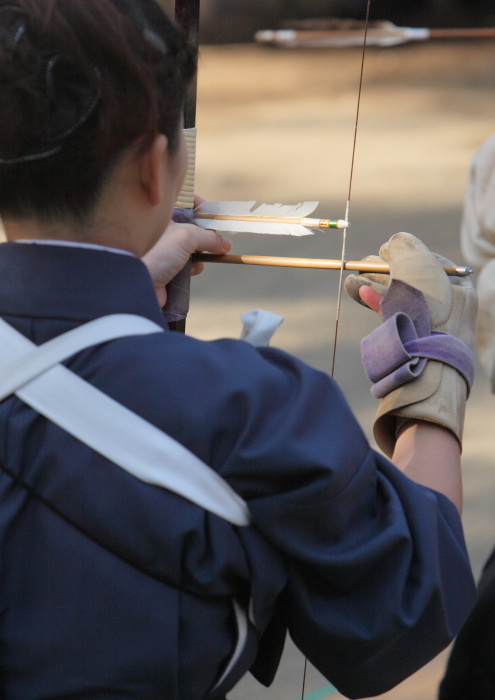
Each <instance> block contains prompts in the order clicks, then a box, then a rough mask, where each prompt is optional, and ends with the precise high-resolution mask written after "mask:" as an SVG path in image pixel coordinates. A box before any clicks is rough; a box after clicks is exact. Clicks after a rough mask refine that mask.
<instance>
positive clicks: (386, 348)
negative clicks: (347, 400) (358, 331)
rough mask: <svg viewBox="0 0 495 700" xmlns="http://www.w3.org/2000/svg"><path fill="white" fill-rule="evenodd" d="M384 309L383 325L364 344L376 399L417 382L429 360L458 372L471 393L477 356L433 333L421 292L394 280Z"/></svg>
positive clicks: (458, 342)
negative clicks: (413, 381) (407, 384)
mask: <svg viewBox="0 0 495 700" xmlns="http://www.w3.org/2000/svg"><path fill="white" fill-rule="evenodd" d="M380 307H381V309H382V315H383V319H384V322H383V324H382V325H381V326H380V327H379V328H377V329H376V330H375V331H373V333H371V334H370V335H368V336H366V338H363V340H362V342H361V354H362V358H363V364H364V368H365V371H366V374H367V375H368V377H369V378H370V379H371V381H372V382H373V387H372V388H371V393H372V394H373V396H375V397H376V398H377V399H381V398H383V397H384V396H386V395H387V394H389V393H390V392H391V391H394V389H397V388H398V387H400V386H402V385H403V384H406V383H407V382H410V381H412V380H413V379H417V378H418V377H419V376H420V375H421V373H422V372H423V370H424V368H425V367H426V363H427V361H428V360H429V359H430V360H437V361H439V362H443V363H444V364H447V365H450V366H451V367H453V368H454V369H456V370H457V371H458V372H459V373H460V374H461V375H462V376H463V377H464V379H465V381H466V384H467V390H468V394H469V392H470V390H471V386H472V384H473V379H474V355H473V353H472V351H471V350H470V348H468V346H467V345H466V344H465V343H463V342H462V340H459V338H456V337H455V336H453V335H447V334H446V333H436V332H433V333H432V332H431V329H430V316H429V313H428V307H427V305H426V301H425V299H424V297H423V295H422V294H421V292H420V291H419V290H417V289H415V288H414V287H411V286H410V285H409V284H406V283H405V282H401V281H399V280H393V281H392V283H391V285H390V287H389V290H388V292H387V294H386V295H385V297H384V298H383V299H382V302H381V304H380Z"/></svg>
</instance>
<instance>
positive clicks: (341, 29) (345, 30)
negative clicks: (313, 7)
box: [255, 20, 495, 49]
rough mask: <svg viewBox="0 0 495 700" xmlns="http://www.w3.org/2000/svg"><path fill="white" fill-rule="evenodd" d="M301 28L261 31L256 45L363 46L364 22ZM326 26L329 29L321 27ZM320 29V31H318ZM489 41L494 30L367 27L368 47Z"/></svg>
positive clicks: (325, 22) (382, 24)
mask: <svg viewBox="0 0 495 700" xmlns="http://www.w3.org/2000/svg"><path fill="white" fill-rule="evenodd" d="M300 26H302V27H305V26H306V27H311V26H314V27H315V28H313V29H311V28H307V29H304V28H301V29H277V30H270V29H268V30H263V31H259V32H257V33H256V35H255V40H256V41H257V42H258V43H259V44H269V45H271V46H278V47H280V48H290V49H293V48H304V47H307V48H345V47H348V46H362V45H363V39H364V23H362V22H353V21H350V20H323V21H319V22H318V21H316V22H314V23H311V22H307V23H304V22H301V23H300ZM325 26H327V27H328V28H326V29H325V28H324V27H325ZM317 27H321V28H317ZM481 38H483V39H492V38H495V27H481V28H479V29H470V28H467V29H426V28H419V27H397V26H396V25H395V24H392V22H372V23H370V26H369V28H368V37H367V42H366V43H367V45H368V46H381V47H387V46H397V45H399V44H406V43H408V42H410V41H428V39H481Z"/></svg>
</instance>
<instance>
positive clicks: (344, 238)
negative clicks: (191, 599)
mask: <svg viewBox="0 0 495 700" xmlns="http://www.w3.org/2000/svg"><path fill="white" fill-rule="evenodd" d="M370 6H371V0H367V5H366V22H365V25H364V43H363V55H362V58H361V73H360V76H359V91H358V100H357V109H356V124H355V127H354V142H353V146H352V159H351V175H350V178H349V194H348V196H347V205H346V208H345V221H349V216H350V211H351V197H352V183H353V179H354V162H355V160H356V146H357V135H358V127H359V115H360V112H361V94H362V92H363V76H364V62H365V58H366V47H367V40H368V28H369V23H370ZM348 231H349V229H348V228H345V229H344V231H343V233H342V258H341V264H340V278H339V289H338V292H337V313H336V319H335V335H334V340H333V355H332V371H331V373H330V374H331V376H332V377H333V376H334V374H335V358H336V356H337V341H338V336H339V322H340V307H341V304H342V289H343V285H344V266H345V253H346V246H347V232H348ZM302 700H304V695H303V697H302Z"/></svg>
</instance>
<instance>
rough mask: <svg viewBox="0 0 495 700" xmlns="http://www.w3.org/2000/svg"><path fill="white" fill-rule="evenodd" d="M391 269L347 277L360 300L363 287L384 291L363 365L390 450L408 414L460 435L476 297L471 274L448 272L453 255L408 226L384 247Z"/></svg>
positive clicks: (380, 433)
mask: <svg viewBox="0 0 495 700" xmlns="http://www.w3.org/2000/svg"><path fill="white" fill-rule="evenodd" d="M365 260H367V261H369V260H374V261H376V262H382V263H383V262H388V264H389V265H390V275H383V274H374V273H367V274H365V275H352V276H350V277H348V278H347V280H346V284H345V289H346V292H347V293H348V294H349V296H351V297H352V298H353V299H355V300H356V301H359V302H360V303H362V301H361V299H360V297H359V288H360V287H361V286H363V285H367V286H370V287H372V288H373V289H375V291H377V292H378V293H379V294H381V295H382V297H383V298H382V301H381V302H380V308H381V311H382V317H383V324H382V326H380V327H379V328H378V329H377V330H376V331H374V332H373V333H372V334H371V335H369V336H367V337H366V338H364V339H363V341H362V344H361V350H362V355H363V363H364V365H365V369H366V372H367V374H368V376H369V377H370V379H371V380H372V382H374V385H373V387H372V390H371V391H372V393H373V395H374V396H376V397H377V398H379V399H380V404H379V407H378V411H377V414H376V417H375V422H374V426H373V432H374V435H375V439H376V441H377V443H378V445H379V446H380V448H381V449H382V450H383V451H384V452H385V454H387V455H389V456H391V455H392V454H393V451H394V447H395V442H396V436H397V432H398V429H400V428H401V426H402V425H404V423H406V422H408V421H409V420H422V421H428V422H431V423H435V424H437V425H440V426H442V427H444V428H447V429H448V430H450V431H451V432H452V433H454V435H455V436H456V438H457V439H458V441H459V443H461V440H462V431H463V425H464V413H465V406H466V400H467V397H468V395H469V391H470V388H471V384H472V380H473V366H474V355H473V348H474V328H475V323H476V313H477V306H478V300H477V296H476V291H475V289H474V287H473V285H472V283H471V281H470V279H469V278H467V277H448V276H447V274H446V273H445V271H444V270H443V268H442V265H451V264H453V263H451V261H450V260H447V259H446V258H443V257H441V256H439V255H435V254H433V253H430V251H429V250H428V248H427V247H426V246H425V245H424V244H423V243H422V242H421V241H420V240H419V239H418V238H416V237H415V236H412V235H411V234H409V233H397V234H395V235H394V236H392V238H391V239H390V240H389V241H388V243H385V244H384V245H383V246H382V247H381V249H380V255H379V257H375V256H371V257H368V258H365Z"/></svg>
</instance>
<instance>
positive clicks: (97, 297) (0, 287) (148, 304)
mask: <svg viewBox="0 0 495 700" xmlns="http://www.w3.org/2000/svg"><path fill="white" fill-rule="evenodd" d="M119 313H127V314H136V315H138V316H144V317H145V318H148V319H150V320H151V321H154V322H155V323H157V324H159V325H160V326H162V327H165V328H166V324H165V322H164V319H163V316H162V313H161V310H160V308H159V306H158V302H157V298H156V294H155V290H154V288H153V284H152V282H151V278H150V276H149V273H148V270H147V268H146V266H145V265H144V264H143V263H142V262H141V261H140V260H139V259H138V258H136V257H134V256H130V255H116V254H115V253H114V252H110V251H105V250H94V249H92V248H86V247H84V248H81V247H72V246H71V247H68V246H58V245H57V246H55V245H19V244H18V243H3V244H1V245H0V315H2V316H27V317H32V318H59V319H67V320H73V321H90V320H93V319H95V318H99V317H100V316H106V315H109V314H119Z"/></svg>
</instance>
